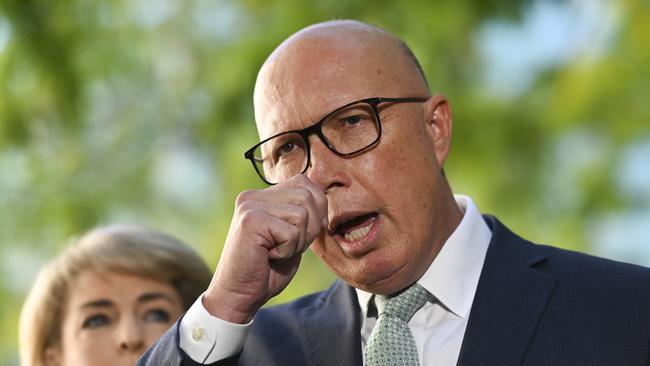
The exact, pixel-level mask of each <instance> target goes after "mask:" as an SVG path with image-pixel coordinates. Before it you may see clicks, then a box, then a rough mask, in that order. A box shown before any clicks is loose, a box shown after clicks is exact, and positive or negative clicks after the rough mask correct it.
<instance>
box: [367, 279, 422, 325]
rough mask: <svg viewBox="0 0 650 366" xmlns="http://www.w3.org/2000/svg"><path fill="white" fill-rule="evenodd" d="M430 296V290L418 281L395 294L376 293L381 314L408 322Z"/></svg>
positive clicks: (376, 300) (378, 310)
mask: <svg viewBox="0 0 650 366" xmlns="http://www.w3.org/2000/svg"><path fill="white" fill-rule="evenodd" d="M428 298H429V292H428V291H427V290H426V289H425V288H424V287H422V286H420V285H418V284H417V283H415V284H413V285H412V286H411V287H409V288H407V289H406V290H404V291H402V292H400V293H399V294H397V295H393V296H383V295H375V304H376V305H377V313H378V314H379V315H381V314H386V315H388V316H392V317H395V318H399V319H401V320H403V321H405V322H408V321H409V320H410V319H411V317H412V316H413V314H415V312H416V311H418V310H419V309H420V308H421V307H422V306H424V304H425V303H426V302H427V300H428Z"/></svg>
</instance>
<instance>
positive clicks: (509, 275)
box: [138, 216, 650, 366]
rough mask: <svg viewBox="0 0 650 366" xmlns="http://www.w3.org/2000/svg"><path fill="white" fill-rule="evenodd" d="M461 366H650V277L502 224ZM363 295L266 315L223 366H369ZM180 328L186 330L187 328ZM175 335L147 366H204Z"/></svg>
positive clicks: (328, 295)
mask: <svg viewBox="0 0 650 366" xmlns="http://www.w3.org/2000/svg"><path fill="white" fill-rule="evenodd" d="M485 220H486V222H487V223H488V225H489V226H490V227H491V229H492V232H493V235H492V240H491V241H490V245H489V247H488V251H487V256H486V258H485V264H484V267H483V271H482V272H481V277H480V280H479V284H478V288H477V292H476V296H475V299H474V303H473V305H472V310H471V312H470V317H469V322H468V326H467V330H466V332H465V337H464V339H463V344H462V347H461V351H460V357H459V361H458V365H499V366H504V365H554V366H555V365H608V366H612V365H626V366H628V365H650V269H648V268H644V267H639V266H633V265H629V264H622V263H618V262H614V261H610V260H606V259H601V258H596V257H592V256H588V255H584V254H580V253H575V252H570V251H565V250H560V249H557V248H553V247H548V246H542V245H536V244H532V243H530V242H528V241H526V240H524V239H522V238H520V237H518V236H517V235H515V234H513V233H512V232H510V231H509V230H508V229H507V228H506V227H505V226H503V224H501V223H500V222H499V221H498V220H497V219H496V218H494V217H491V216H486V217H485ZM359 318H360V311H359V306H358V302H357V298H356V293H355V292H354V289H353V288H351V287H350V286H348V285H346V284H345V283H343V282H342V281H337V282H336V283H334V285H332V287H330V288H329V289H328V290H326V291H323V292H320V293H317V294H314V295H310V296H307V297H304V298H301V299H298V300H296V301H294V302H291V303H288V304H284V305H279V306H274V307H269V308H266V309H262V310H260V311H259V312H258V314H257V315H256V317H255V321H254V323H253V325H252V329H251V332H250V335H249V337H248V339H247V340H246V343H245V344H244V347H243V349H242V351H241V353H239V354H237V355H235V356H234V357H232V358H229V359H227V360H223V361H221V362H218V363H216V365H361V364H362V357H361V339H360V328H361V325H360V319H359ZM177 324H178V323H177ZM178 339H179V338H178V326H177V325H175V326H174V327H172V328H171V329H170V330H169V331H168V332H167V333H166V334H165V335H164V336H163V337H162V338H161V339H160V340H159V341H158V343H156V344H155V345H154V346H153V347H152V348H151V349H149V350H148V351H147V353H146V354H145V355H144V356H143V357H142V359H141V360H140V362H139V363H138V365H141V366H145V365H196V363H195V362H193V361H192V360H191V359H190V358H189V357H187V355H185V354H184V353H183V351H182V350H180V348H179V347H178V344H179V340H178Z"/></svg>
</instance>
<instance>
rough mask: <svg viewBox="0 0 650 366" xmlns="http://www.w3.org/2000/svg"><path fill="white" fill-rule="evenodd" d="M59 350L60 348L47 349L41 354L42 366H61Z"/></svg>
mask: <svg viewBox="0 0 650 366" xmlns="http://www.w3.org/2000/svg"><path fill="white" fill-rule="evenodd" d="M61 364H62V363H61V348H60V347H51V346H50V347H47V348H46V349H45V352H43V365H44V366H61Z"/></svg>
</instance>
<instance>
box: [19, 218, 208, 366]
mask: <svg viewBox="0 0 650 366" xmlns="http://www.w3.org/2000/svg"><path fill="white" fill-rule="evenodd" d="M88 270H94V271H98V272H118V273H125V274H131V275H136V276H140V277H144V278H149V279H153V280H158V281H161V282H165V283H169V284H171V285H172V286H173V287H174V288H175V289H176V291H177V292H178V295H179V297H180V298H181V301H182V302H183V306H184V309H185V310H187V309H188V308H189V307H190V306H191V305H192V303H193V302H194V301H195V300H196V299H197V298H198V297H199V295H200V294H201V293H202V292H203V291H205V289H206V288H207V287H208V285H209V283H210V279H211V278H212V273H211V271H210V270H209V269H208V267H207V266H206V265H205V263H204V262H203V260H202V259H201V258H200V257H199V255H198V254H197V253H196V252H194V251H193V250H192V249H191V248H190V247H188V246H187V245H185V244H184V243H183V242H181V241H180V240H178V239H176V238H173V237H171V236H169V235H167V234H164V233H161V232H158V231H154V230H151V229H146V228H143V227H138V226H131V225H112V226H106V227H100V228H97V229H95V230H92V231H90V232H89V233H87V234H86V235H84V236H83V237H81V238H79V239H78V240H76V241H74V242H73V244H72V245H71V246H70V247H68V248H67V249H66V250H65V251H64V252H63V253H62V254H61V255H59V256H58V257H57V258H55V259H54V260H53V261H52V262H50V263H49V264H48V265H47V266H45V267H44V268H43V269H42V270H41V271H40V273H39V274H38V276H37V278H36V281H35V282H34V285H33V286H32V289H31V290H30V292H29V295H28V296H27V299H26V300H25V304H24V305H23V308H22V311H21V314H20V325H19V344H20V360H21V365H23V366H42V365H43V364H44V356H45V351H46V350H47V349H48V348H50V347H59V346H60V342H61V327H62V317H63V312H64V307H65V304H66V299H67V297H68V292H69V287H70V285H71V283H72V282H73V281H74V280H75V279H76V278H77V277H78V276H79V274H81V273H82V272H85V271H88Z"/></svg>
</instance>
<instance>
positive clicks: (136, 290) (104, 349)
mask: <svg viewBox="0 0 650 366" xmlns="http://www.w3.org/2000/svg"><path fill="white" fill-rule="evenodd" d="M182 311H183V307H182V302H181V299H180V297H179V296H178V294H177V293H176V291H175V290H174V288H173V287H172V286H171V285H169V284H167V283H164V282H159V281H157V280H152V279H148V278H143V277H138V276H134V275H129V274H121V273H111V272H108V273H101V274H100V273H98V272H94V271H86V272H83V273H82V274H81V275H80V276H79V277H77V279H76V280H75V281H74V282H73V283H72V284H71V286H70V290H69V298H68V302H67V304H66V306H65V308H64V313H63V321H62V332H61V336H62V338H61V347H60V348H57V349H50V350H47V351H46V364H47V365H59V366H63V365H88V366H102V365H111V366H119V365H129V366H132V365H134V364H135V363H136V361H137V359H138V358H139V357H140V356H141V355H142V354H143V353H144V351H146V350H147V348H149V346H151V345H152V344H154V343H155V342H156V340H157V339H158V338H159V337H160V336H161V335H162V334H163V333H164V332H165V331H166V330H167V329H168V328H169V327H170V326H171V325H172V324H173V323H174V322H175V321H176V319H177V318H178V317H179V316H180V315H181V312H182Z"/></svg>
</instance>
